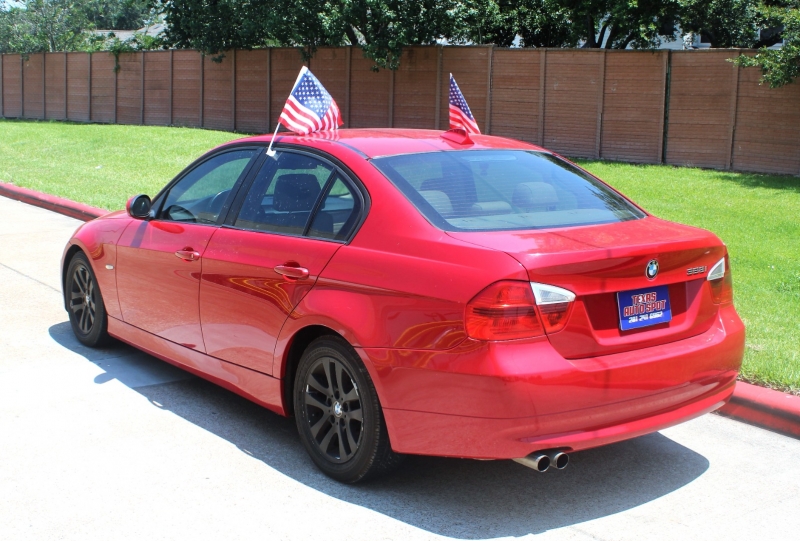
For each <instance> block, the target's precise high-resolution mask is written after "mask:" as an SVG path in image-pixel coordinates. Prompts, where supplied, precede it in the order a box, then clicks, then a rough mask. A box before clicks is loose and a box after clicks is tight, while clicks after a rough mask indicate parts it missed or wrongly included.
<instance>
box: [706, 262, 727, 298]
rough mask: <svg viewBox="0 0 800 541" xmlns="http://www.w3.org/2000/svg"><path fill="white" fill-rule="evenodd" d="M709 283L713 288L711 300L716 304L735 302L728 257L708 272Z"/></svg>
mask: <svg viewBox="0 0 800 541" xmlns="http://www.w3.org/2000/svg"><path fill="white" fill-rule="evenodd" d="M708 283H709V285H710V286H711V299H712V300H713V301H714V304H729V303H731V302H733V277H732V276H731V264H730V261H729V259H728V256H727V255H726V256H725V257H723V258H722V259H720V260H719V261H718V262H717V264H716V265H714V266H713V267H711V270H710V271H709V272H708Z"/></svg>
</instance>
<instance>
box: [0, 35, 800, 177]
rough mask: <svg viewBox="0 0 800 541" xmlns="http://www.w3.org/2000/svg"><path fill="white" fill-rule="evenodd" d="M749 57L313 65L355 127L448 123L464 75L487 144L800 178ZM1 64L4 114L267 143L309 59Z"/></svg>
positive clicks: (98, 58)
mask: <svg viewBox="0 0 800 541" xmlns="http://www.w3.org/2000/svg"><path fill="white" fill-rule="evenodd" d="M740 54H752V53H751V52H750V51H739V50H710V51H709V50H704V51H643V52H640V51H602V50H585V49H580V50H576V49H501V48H495V47H410V48H408V49H406V50H405V51H404V53H403V57H402V60H401V63H400V68H399V69H398V70H397V71H389V70H381V71H379V72H374V71H372V69H371V68H372V65H373V64H372V62H371V61H370V60H368V59H366V58H364V57H363V55H362V54H361V52H360V50H359V49H357V48H350V47H341V48H324V49H320V50H319V51H318V52H317V54H316V55H315V56H314V57H313V58H312V59H311V60H310V61H309V62H308V63H307V65H308V66H309V67H310V69H311V70H312V71H313V72H314V74H315V75H316V76H317V77H318V78H319V79H320V80H321V81H322V82H323V84H324V85H325V87H326V88H327V89H328V90H329V91H330V92H331V94H332V95H333V97H334V98H335V99H336V101H337V103H338V104H339V106H340V108H341V110H342V114H343V117H344V121H345V126H346V127H354V128H366V127H406V128H433V129H444V128H446V127H447V122H448V120H447V115H448V107H447V97H448V74H449V73H451V72H452V73H453V75H454V76H455V77H456V80H457V81H458V84H459V86H460V87H461V90H462V92H463V93H464V95H465V97H466V98H467V101H468V102H469V104H470V107H471V108H472V112H473V114H474V115H475V117H476V120H477V121H478V124H479V125H480V127H481V129H482V130H483V132H484V133H490V134H492V135H501V136H507V137H513V138H517V139H523V140H526V141H531V142H533V143H536V144H540V145H543V146H545V147H547V148H550V149H552V150H555V151H557V152H560V153H563V154H565V155H567V156H573V157H583V158H603V159H610V160H622V161H628V162H639V163H668V164H674V165H693V166H699V167H709V168H716V169H734V170H742V171H759V172H769V173H785V174H792V175H798V174H800V84H797V83H795V84H791V85H788V86H786V87H783V88H780V89H770V88H768V87H767V86H764V85H759V84H758V79H759V76H760V72H759V70H758V69H752V68H749V69H740V68H737V67H736V66H735V65H734V64H732V63H730V62H729V61H728V59H730V58H734V57H736V56H738V55H740ZM115 65H116V61H115V58H114V57H113V56H112V55H111V54H110V53H94V54H88V53H47V54H31V55H27V56H23V55H2V56H0V74H1V75H2V77H0V116H3V117H8V118H28V119H58V120H74V121H81V122H107V123H119V124H145V125H175V126H194V127H203V128H211V129H219V130H235V131H241V132H250V133H252V132H261V133H263V132H270V131H272V129H273V128H274V126H275V124H274V123H275V122H276V120H277V117H278V115H279V114H280V111H281V108H282V107H283V103H284V101H285V99H286V96H287V95H288V93H289V91H290V89H291V85H292V84H293V82H294V80H295V78H296V76H297V72H298V70H299V69H300V67H301V66H302V65H303V60H302V58H301V56H300V53H299V51H298V50H297V49H289V48H275V49H261V50H252V51H246V50H237V51H229V52H227V53H226V54H225V56H224V58H223V59H222V61H221V62H215V61H213V60H212V58H211V57H208V56H202V55H201V54H199V53H198V52H196V51H187V50H176V51H152V52H146V53H132V54H123V55H120V57H119V69H117V70H115Z"/></svg>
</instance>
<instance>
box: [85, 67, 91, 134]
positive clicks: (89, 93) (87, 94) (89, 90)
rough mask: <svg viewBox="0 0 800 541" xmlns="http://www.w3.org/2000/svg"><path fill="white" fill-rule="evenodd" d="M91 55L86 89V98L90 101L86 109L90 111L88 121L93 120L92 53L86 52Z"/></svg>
mask: <svg viewBox="0 0 800 541" xmlns="http://www.w3.org/2000/svg"><path fill="white" fill-rule="evenodd" d="M86 54H88V55H89V86H88V88H87V91H86V99H87V101H88V102H89V103H88V107H87V108H86V110H87V111H88V117H89V118H88V122H91V121H92V53H86Z"/></svg>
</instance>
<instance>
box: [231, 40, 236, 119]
mask: <svg viewBox="0 0 800 541" xmlns="http://www.w3.org/2000/svg"><path fill="white" fill-rule="evenodd" d="M231 117H233V118H232V119H231V125H232V126H233V130H231V131H236V49H233V52H231Z"/></svg>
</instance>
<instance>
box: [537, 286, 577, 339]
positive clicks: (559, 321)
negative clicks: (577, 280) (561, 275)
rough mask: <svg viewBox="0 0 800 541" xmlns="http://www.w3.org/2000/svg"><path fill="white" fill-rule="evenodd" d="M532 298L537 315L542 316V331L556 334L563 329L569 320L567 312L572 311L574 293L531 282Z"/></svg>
mask: <svg viewBox="0 0 800 541" xmlns="http://www.w3.org/2000/svg"><path fill="white" fill-rule="evenodd" d="M531 289H533V296H534V298H535V299H536V305H537V306H538V307H539V313H540V314H541V316H542V324H543V325H544V330H545V331H546V332H547V333H548V334H552V333H554V332H558V331H560V330H561V329H563V328H564V326H565V325H566V324H567V319H569V312H570V310H571V309H572V302H573V301H574V300H575V293H573V292H572V291H569V290H567V289H562V288H560V287H556V286H550V285H547V284H537V283H536V282H531Z"/></svg>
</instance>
